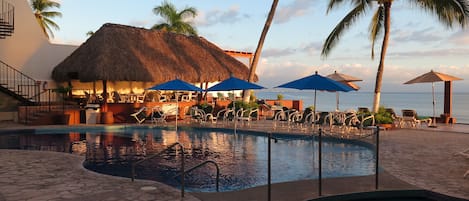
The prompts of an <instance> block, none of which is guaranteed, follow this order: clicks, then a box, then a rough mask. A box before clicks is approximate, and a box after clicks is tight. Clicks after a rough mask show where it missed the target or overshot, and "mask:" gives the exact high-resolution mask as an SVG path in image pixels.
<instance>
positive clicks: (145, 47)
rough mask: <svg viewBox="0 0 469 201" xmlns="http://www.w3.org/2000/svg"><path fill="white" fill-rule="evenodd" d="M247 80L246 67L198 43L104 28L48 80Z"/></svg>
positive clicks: (168, 34) (187, 38)
mask: <svg viewBox="0 0 469 201" xmlns="http://www.w3.org/2000/svg"><path fill="white" fill-rule="evenodd" d="M248 74H249V69H248V67H247V66H246V65H244V64H243V63H242V62H240V61H238V60H237V59H235V58H233V57H231V56H230V55H227V54H226V53H225V52H224V51H223V50H222V49H220V48H219V47H217V46H216V45H214V44H213V43H211V42H209V41H207V40H206V39H204V38H202V37H198V36H186V35H182V34H176V33H171V32H165V31H155V30H148V29H144V28H135V27H130V26H124V25H117V24H104V25H103V26H102V27H101V28H100V29H99V30H98V31H97V32H96V33H95V34H93V36H91V37H90V38H89V39H88V40H87V41H86V42H85V43H83V44H82V45H81V46H80V47H78V48H77V49H76V50H75V51H74V52H73V53H72V54H71V55H70V56H68V57H67V58H65V60H63V61H62V62H61V63H60V64H58V65H57V66H56V67H55V68H54V70H53V72H52V78H53V79H54V80H55V81H58V82H64V81H70V80H77V79H78V80H80V81H82V82H91V81H97V80H108V81H143V82H156V83H161V82H165V81H169V80H172V79H175V78H179V79H181V80H184V81H187V82H193V83H195V82H213V81H219V80H224V79H227V78H229V77H230V75H233V76H235V77H238V78H241V79H247V77H248Z"/></svg>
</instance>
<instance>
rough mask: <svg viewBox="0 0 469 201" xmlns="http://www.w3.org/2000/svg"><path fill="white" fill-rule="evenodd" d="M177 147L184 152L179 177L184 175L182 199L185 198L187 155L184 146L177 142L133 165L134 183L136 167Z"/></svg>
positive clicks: (182, 179)
mask: <svg viewBox="0 0 469 201" xmlns="http://www.w3.org/2000/svg"><path fill="white" fill-rule="evenodd" d="M176 146H179V147H180V149H181V151H182V159H181V173H180V174H179V175H182V178H181V197H184V177H185V171H184V160H185V153H184V145H182V144H181V143H179V142H175V143H173V144H172V145H170V146H168V147H167V148H166V149H164V150H163V151H161V152H159V153H157V154H154V155H152V156H149V157H147V158H144V159H142V160H140V161H137V162H135V163H132V172H131V174H132V175H131V176H132V178H131V179H132V181H134V180H135V167H136V166H137V165H139V164H141V163H143V162H144V161H147V160H149V159H152V158H155V157H159V156H161V155H163V154H164V153H165V152H166V151H167V150H170V149H172V148H174V147H176Z"/></svg>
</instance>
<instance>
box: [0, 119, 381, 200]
mask: <svg viewBox="0 0 469 201" xmlns="http://www.w3.org/2000/svg"><path fill="white" fill-rule="evenodd" d="M73 130H74V132H70V131H64V130H54V129H44V130H38V131H36V132H35V133H34V134H2V135H0V142H6V143H2V144H0V148H17V149H34V150H48V151H62V152H70V153H73V154H80V155H84V156H85V157H86V160H85V162H84V166H85V167H86V168H88V169H90V170H93V171H97V172H101V173H105V174H111V175H117V176H123V177H130V176H131V173H130V172H131V171H130V169H131V164H132V162H135V161H137V160H141V159H144V158H145V157H148V156H151V155H153V154H155V153H160V152H162V153H163V154H162V155H161V157H155V158H152V159H149V160H147V161H145V162H143V163H141V164H140V165H138V166H137V168H136V174H137V178H140V179H151V180H157V181H160V182H163V183H166V184H168V185H171V186H174V187H177V188H179V187H180V183H179V180H180V177H177V176H176V175H177V174H179V169H180V162H181V160H182V154H181V151H180V150H176V149H168V150H165V148H166V147H168V146H170V145H172V144H173V143H175V142H180V143H182V144H183V145H184V148H185V163H186V169H188V168H190V167H193V166H195V165H197V164H199V163H201V162H203V161H206V160H213V161H215V162H216V163H217V164H218V165H219V166H220V191H232V190H241V189H245V188H250V187H254V186H260V185H266V184H267V139H268V138H267V137H265V134H262V133H245V132H238V133H237V134H236V135H234V134H233V133H232V131H231V132H230V131H229V130H213V129H210V130H208V129H195V128H183V129H179V130H178V132H176V131H175V130H167V129H161V128H147V127H128V126H127V127H125V126H124V127H104V129H87V128H81V129H73ZM274 136H275V137H276V138H278V141H277V142H276V143H272V183H278V182H287V181H296V180H305V179H313V178H317V176H318V169H317V168H318V143H317V141H316V140H315V139H313V138H312V137H310V136H284V135H274ZM322 167H323V177H344V176H359V175H370V174H374V168H375V167H374V152H373V151H372V150H371V149H370V148H367V147H366V146H362V145H359V144H357V143H351V142H347V141H338V140H332V139H330V140H324V141H323V164H322ZM175 176H176V177H175ZM215 176H216V169H215V167H214V166H213V165H211V164H208V165H206V166H202V167H201V168H199V169H196V170H194V171H193V172H190V173H188V174H187V175H186V177H185V182H186V189H187V190H188V191H197V192H213V191H215Z"/></svg>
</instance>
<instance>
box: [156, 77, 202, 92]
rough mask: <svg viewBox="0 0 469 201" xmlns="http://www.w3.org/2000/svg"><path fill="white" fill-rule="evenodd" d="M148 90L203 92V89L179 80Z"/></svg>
mask: <svg viewBox="0 0 469 201" xmlns="http://www.w3.org/2000/svg"><path fill="white" fill-rule="evenodd" d="M148 89H150V90H173V91H203V89H201V88H199V87H196V86H194V85H193V84H190V83H187V82H184V81H182V80H180V79H174V80H171V81H168V82H165V83H161V84H158V85H155V86H153V87H150V88H148Z"/></svg>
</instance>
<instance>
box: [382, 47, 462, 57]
mask: <svg viewBox="0 0 469 201" xmlns="http://www.w3.org/2000/svg"><path fill="white" fill-rule="evenodd" d="M467 52H469V49H467V48H446V49H438V50H429V51H425V50H414V51H402V52H389V53H388V54H387V56H389V57H401V58H415V57H422V56H425V57H447V56H465V55H467Z"/></svg>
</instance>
